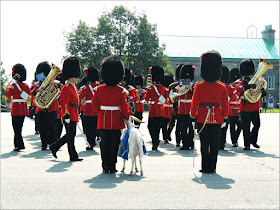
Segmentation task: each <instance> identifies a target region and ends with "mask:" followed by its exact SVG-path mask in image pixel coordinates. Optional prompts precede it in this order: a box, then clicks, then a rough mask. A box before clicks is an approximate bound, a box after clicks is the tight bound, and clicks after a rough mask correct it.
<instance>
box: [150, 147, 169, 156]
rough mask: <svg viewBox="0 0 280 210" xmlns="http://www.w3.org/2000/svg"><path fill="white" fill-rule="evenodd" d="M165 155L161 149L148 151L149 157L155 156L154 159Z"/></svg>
mask: <svg viewBox="0 0 280 210" xmlns="http://www.w3.org/2000/svg"><path fill="white" fill-rule="evenodd" d="M164 154H165V153H164V152H161V151H160V148H158V150H147V153H146V155H147V156H153V157H160V156H163V155H164Z"/></svg>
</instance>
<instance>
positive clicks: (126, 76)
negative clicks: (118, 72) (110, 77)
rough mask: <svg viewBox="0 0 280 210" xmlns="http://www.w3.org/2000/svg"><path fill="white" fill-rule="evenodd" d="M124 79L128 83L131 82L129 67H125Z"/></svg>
mask: <svg viewBox="0 0 280 210" xmlns="http://www.w3.org/2000/svg"><path fill="white" fill-rule="evenodd" d="M123 80H124V81H126V83H130V80H131V72H130V70H129V69H128V68H126V67H125V68H124V77H123Z"/></svg>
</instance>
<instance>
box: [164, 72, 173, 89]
mask: <svg viewBox="0 0 280 210" xmlns="http://www.w3.org/2000/svg"><path fill="white" fill-rule="evenodd" d="M172 82H174V77H173V75H172V74H165V75H164V80H163V82H162V85H163V86H164V87H168V86H169V85H170V84H171V83H172Z"/></svg>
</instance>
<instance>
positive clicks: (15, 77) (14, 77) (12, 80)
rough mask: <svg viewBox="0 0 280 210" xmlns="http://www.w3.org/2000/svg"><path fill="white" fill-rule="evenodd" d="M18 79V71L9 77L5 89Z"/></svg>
mask: <svg viewBox="0 0 280 210" xmlns="http://www.w3.org/2000/svg"><path fill="white" fill-rule="evenodd" d="M19 79H20V75H19V74H18V73H16V74H15V75H14V76H13V78H12V79H11V81H10V82H9V83H8V84H7V85H6V87H5V90H7V89H8V87H9V86H10V85H11V84H13V83H17V82H18V81H19Z"/></svg>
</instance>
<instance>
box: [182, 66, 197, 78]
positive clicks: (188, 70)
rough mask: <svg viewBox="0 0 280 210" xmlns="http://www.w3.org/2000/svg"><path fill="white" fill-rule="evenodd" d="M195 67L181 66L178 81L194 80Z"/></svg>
mask: <svg viewBox="0 0 280 210" xmlns="http://www.w3.org/2000/svg"><path fill="white" fill-rule="evenodd" d="M194 72H195V67H194V66H193V65H190V64H187V65H183V66H182V68H181V70H180V79H190V80H191V81H193V79H194Z"/></svg>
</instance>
